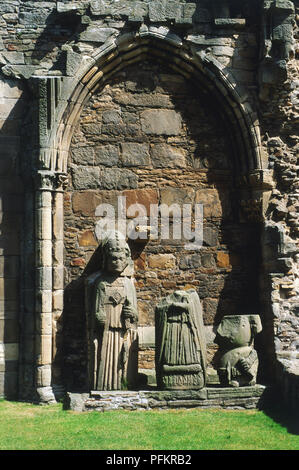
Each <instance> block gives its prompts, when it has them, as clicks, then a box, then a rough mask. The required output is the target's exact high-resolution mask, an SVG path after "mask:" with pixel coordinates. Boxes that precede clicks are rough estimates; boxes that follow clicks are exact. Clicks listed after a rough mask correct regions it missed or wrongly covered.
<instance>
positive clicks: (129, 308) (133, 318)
mask: <svg viewBox="0 0 299 470" xmlns="http://www.w3.org/2000/svg"><path fill="white" fill-rule="evenodd" d="M122 315H123V317H124V319H125V320H130V322H131V323H135V322H137V321H138V313H137V310H136V308H135V307H134V306H133V304H132V302H130V301H129V299H126V300H125V303H124V306H123V310H122Z"/></svg>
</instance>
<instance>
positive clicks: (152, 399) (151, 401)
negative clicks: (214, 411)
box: [65, 385, 266, 411]
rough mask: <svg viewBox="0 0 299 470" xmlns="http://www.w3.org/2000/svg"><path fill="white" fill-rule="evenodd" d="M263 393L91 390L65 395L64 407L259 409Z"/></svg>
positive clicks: (260, 390) (257, 390)
mask: <svg viewBox="0 0 299 470" xmlns="http://www.w3.org/2000/svg"><path fill="white" fill-rule="evenodd" d="M265 391H266V387H265V386H263V385H256V386H254V387H240V388H223V387H211V388H210V387H208V388H204V389H202V390H177V391H168V390H167V391H160V390H141V391H91V392H90V393H89V394H88V393H82V394H81V393H72V392H68V393H67V395H66V401H65V407H66V408H67V409H70V410H73V411H110V410H121V409H122V410H151V409H167V408H169V409H171V408H208V407H209V408H230V409H236V408H237V409H242V408H243V409H253V408H259V407H260V405H261V403H262V397H263V395H264V393H265Z"/></svg>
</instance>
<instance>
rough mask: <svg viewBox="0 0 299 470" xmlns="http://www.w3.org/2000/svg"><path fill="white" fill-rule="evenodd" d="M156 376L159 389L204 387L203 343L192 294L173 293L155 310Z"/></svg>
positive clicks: (198, 306)
mask: <svg viewBox="0 0 299 470" xmlns="http://www.w3.org/2000/svg"><path fill="white" fill-rule="evenodd" d="M155 316H156V324H155V328H156V375H157V386H158V388H160V389H167V390H177V389H200V388H203V387H204V385H205V380H206V379H205V370H206V343H205V337H204V331H203V328H204V327H203V320H202V309H201V304H200V300H199V297H198V295H197V293H196V291H195V290H193V289H190V290H188V291H179V290H177V291H175V292H174V293H173V294H171V295H169V296H168V297H166V298H164V299H162V300H161V302H160V303H159V304H158V305H157V307H156V315H155Z"/></svg>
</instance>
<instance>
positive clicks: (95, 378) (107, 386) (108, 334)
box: [85, 231, 138, 390]
mask: <svg viewBox="0 0 299 470" xmlns="http://www.w3.org/2000/svg"><path fill="white" fill-rule="evenodd" d="M101 248H102V257H103V260H102V270H101V271H98V272H95V273H94V274H92V275H91V276H89V277H88V278H87V279H86V284H85V298H86V311H87V330H88V345H89V378H90V387H91V389H93V390H121V389H126V388H130V387H134V384H135V383H136V380H137V373H138V357H137V354H138V344H137V343H138V339H137V320H138V314H137V300H136V291H135V286H134V282H133V279H132V276H133V261H132V259H131V254H130V248H129V246H128V244H127V243H126V241H125V239H124V237H123V236H122V234H121V233H120V232H115V231H113V232H111V233H110V234H109V235H108V236H107V237H106V238H105V239H103V241H102V245H101Z"/></svg>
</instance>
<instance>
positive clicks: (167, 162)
mask: <svg viewBox="0 0 299 470" xmlns="http://www.w3.org/2000/svg"><path fill="white" fill-rule="evenodd" d="M151 158H152V163H153V166H154V168H184V167H186V159H185V151H184V150H183V149H180V148H178V147H174V146H171V145H167V144H153V145H152V146H151Z"/></svg>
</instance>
